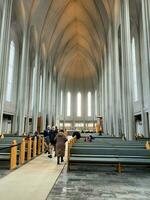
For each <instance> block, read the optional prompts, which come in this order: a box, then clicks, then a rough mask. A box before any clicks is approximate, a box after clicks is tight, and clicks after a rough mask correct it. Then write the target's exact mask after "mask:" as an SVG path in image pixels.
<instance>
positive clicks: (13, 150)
mask: <svg viewBox="0 0 150 200" xmlns="http://www.w3.org/2000/svg"><path fill="white" fill-rule="evenodd" d="M18 145H19V144H17V143H16V141H15V140H13V141H12V143H11V144H10V145H7V146H5V147H4V146H0V167H2V168H9V169H15V168H16V167H17V146H18Z"/></svg>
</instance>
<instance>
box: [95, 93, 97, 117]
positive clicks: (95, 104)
mask: <svg viewBox="0 0 150 200" xmlns="http://www.w3.org/2000/svg"><path fill="white" fill-rule="evenodd" d="M95 115H97V90H95Z"/></svg>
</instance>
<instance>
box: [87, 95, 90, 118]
mask: <svg viewBox="0 0 150 200" xmlns="http://www.w3.org/2000/svg"><path fill="white" fill-rule="evenodd" d="M87 98H88V117H91V92H88V94H87Z"/></svg>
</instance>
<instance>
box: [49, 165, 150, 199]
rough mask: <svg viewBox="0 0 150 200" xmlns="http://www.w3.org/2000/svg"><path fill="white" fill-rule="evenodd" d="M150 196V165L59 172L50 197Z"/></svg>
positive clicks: (115, 197) (108, 197)
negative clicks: (116, 170) (119, 170)
mask: <svg viewBox="0 0 150 200" xmlns="http://www.w3.org/2000/svg"><path fill="white" fill-rule="evenodd" d="M60 199H61V200H115V199H117V200H150V169H145V171H144V172H143V171H142V170H141V169H140V170H139V169H138V170H136V171H135V170H132V169H130V170H128V172H124V173H121V174H119V173H117V172H115V171H114V169H113V168H112V169H110V168H109V169H108V171H106V170H101V171H100V170H99V171H97V170H96V169H93V172H92V171H84V170H83V171H78V170H77V171H71V172H69V173H67V171H66V168H65V169H64V170H63V172H62V173H61V175H60V176H59V178H58V180H57V182H56V184H55V185H54V187H53V189H52V190H51V192H50V194H49V195H48V198H47V200H60Z"/></svg>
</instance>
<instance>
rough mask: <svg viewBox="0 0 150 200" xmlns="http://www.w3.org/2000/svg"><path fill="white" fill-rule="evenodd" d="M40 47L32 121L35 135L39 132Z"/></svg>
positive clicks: (37, 52) (36, 54) (36, 57)
mask: <svg viewBox="0 0 150 200" xmlns="http://www.w3.org/2000/svg"><path fill="white" fill-rule="evenodd" d="M39 55H40V54H39V45H38V46H37V48H36V53H35V66H34V67H35V81H34V83H33V84H34V91H33V94H34V95H33V96H34V100H33V113H32V121H33V127H32V132H33V133H34V132H35V131H36V130H37V119H38V110H39V109H38V108H39V106H38V94H39V86H38V84H39V79H40V78H39V74H40V64H39V62H40V56H39Z"/></svg>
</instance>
